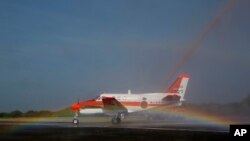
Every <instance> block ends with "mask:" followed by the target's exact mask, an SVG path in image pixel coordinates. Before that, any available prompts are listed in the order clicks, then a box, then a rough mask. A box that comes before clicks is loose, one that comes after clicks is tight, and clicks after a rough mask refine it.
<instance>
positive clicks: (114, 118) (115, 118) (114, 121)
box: [112, 116, 121, 124]
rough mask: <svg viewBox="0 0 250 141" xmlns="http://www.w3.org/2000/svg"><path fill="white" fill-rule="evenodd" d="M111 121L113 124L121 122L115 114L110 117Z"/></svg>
mask: <svg viewBox="0 0 250 141" xmlns="http://www.w3.org/2000/svg"><path fill="white" fill-rule="evenodd" d="M112 123H113V124H120V123H121V118H120V117H118V116H116V117H113V118H112Z"/></svg>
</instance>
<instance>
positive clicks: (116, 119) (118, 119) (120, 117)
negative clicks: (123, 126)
mask: <svg viewBox="0 0 250 141" xmlns="http://www.w3.org/2000/svg"><path fill="white" fill-rule="evenodd" d="M124 117H125V116H124V113H118V114H117V115H115V116H114V117H113V118H112V120H111V122H112V124H115V125H117V124H120V123H121V122H122V120H123V119H124Z"/></svg>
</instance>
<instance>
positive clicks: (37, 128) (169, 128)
mask: <svg viewBox="0 0 250 141" xmlns="http://www.w3.org/2000/svg"><path fill="white" fill-rule="evenodd" d="M228 139H229V133H228V129H227V128H226V127H220V126H216V125H208V124H198V123H185V122H183V123H165V122H147V123H145V122H125V123H122V124H121V125H112V124H111V123H109V122H91V123H88V122H84V123H80V124H79V126H78V127H75V126H73V125H72V123H69V122H42V123H24V122H0V140H1V141H2V140H4V141H12V140H14V141H22V140H25V141H27V140H37V141H42V140H57V141H65V140H67V141H71V140H72V141H73V140H74V141H75V140H99V141H100V140H102V141H103V140H109V141H110V140H119V141H123V140H124V141H125V140H126V141H128V140H134V141H135V140H140V141H141V140H143V141H144V140H157V141H159V140H164V141H167V140H171V141H178V140H197V141H198V140H199V141H200V140H202V141H206V140H220V141H222V140H228Z"/></svg>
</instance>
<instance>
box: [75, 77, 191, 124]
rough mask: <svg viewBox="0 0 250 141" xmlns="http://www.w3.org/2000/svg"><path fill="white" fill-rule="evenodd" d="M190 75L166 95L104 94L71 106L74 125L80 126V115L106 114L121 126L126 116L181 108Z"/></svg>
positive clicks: (180, 79) (179, 80)
mask: <svg viewBox="0 0 250 141" xmlns="http://www.w3.org/2000/svg"><path fill="white" fill-rule="evenodd" d="M189 78H190V77H189V75H183V74H182V75H179V77H178V78H177V79H176V81H175V82H174V83H173V84H172V85H171V86H170V87H169V88H168V90H167V91H166V92H165V93H143V94H132V93H131V92H130V90H129V91H128V93H126V94H110V93H103V94H100V96H98V97H97V98H94V99H91V100H86V101H81V102H77V103H75V104H73V105H71V109H72V110H74V111H75V116H74V119H73V123H74V124H78V123H79V120H78V115H79V114H98V113H104V114H106V115H110V116H113V118H112V123H113V124H119V123H121V121H122V120H123V119H124V116H125V114H127V113H132V112H138V111H143V110H147V109H150V108H155V107H159V106H166V105H168V106H173V107H175V106H181V105H182V102H183V101H184V96H185V92H186V88H187V84H188V80H189Z"/></svg>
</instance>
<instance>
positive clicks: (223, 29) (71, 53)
mask: <svg viewBox="0 0 250 141" xmlns="http://www.w3.org/2000/svg"><path fill="white" fill-rule="evenodd" d="M227 3H228V1H227V0H200V1H197V0H189V1H183V0H154V1H153V0H107V1H102V0H84V1H81V0H72V1H71V0H53V1H51V0H37V1H33V0H22V1H19V0H11V1H9V0H1V1H0V111H12V110H16V109H17V110H22V111H27V110H58V109H62V108H65V107H69V106H70V105H71V104H72V103H75V102H76V101H77V99H78V98H79V99H80V100H84V99H90V98H93V97H96V96H97V95H99V94H101V93H104V92H105V93H127V91H128V89H131V91H132V93H150V92H165V91H166V89H167V88H168V87H169V85H170V84H171V83H172V82H173V81H174V80H175V78H176V77H177V76H178V75H179V74H189V75H190V77H191V78H190V82H189V86H188V89H187V93H186V98H185V99H186V100H187V101H188V102H191V103H209V102H217V103H227V102H237V101H240V100H242V99H243V98H244V97H246V96H247V95H248V94H250V79H249V78H250V75H249V73H250V47H249V45H250V26H249V25H250V2H249V1H247V0H239V1H238V2H237V3H236V4H235V5H234V6H233V7H232V9H231V10H230V11H229V12H228V13H227V14H225V16H223V18H221V20H220V22H219V23H218V24H217V25H216V26H215V28H213V29H212V30H211V31H210V32H209V34H208V36H207V37H206V38H205V39H204V41H203V42H202V43H201V44H200V45H199V46H198V48H197V49H196V50H195V52H193V53H192V55H191V57H190V59H189V60H186V62H185V65H183V66H182V67H181V68H180V69H179V70H178V71H177V72H176V74H175V76H174V77H173V78H172V79H171V80H169V82H166V80H167V77H168V75H169V73H170V72H171V69H173V67H174V66H175V65H176V64H177V63H178V62H179V60H180V59H181V58H182V57H183V55H184V54H185V52H186V51H187V49H188V48H189V46H190V45H192V44H193V43H194V42H195V41H196V40H197V38H198V37H199V35H200V34H202V32H204V29H205V28H206V26H207V25H208V24H209V22H211V20H213V18H214V17H215V16H216V15H217V14H218V13H219V11H221V9H222V8H223V7H224V6H225V5H226V4H227Z"/></svg>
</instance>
